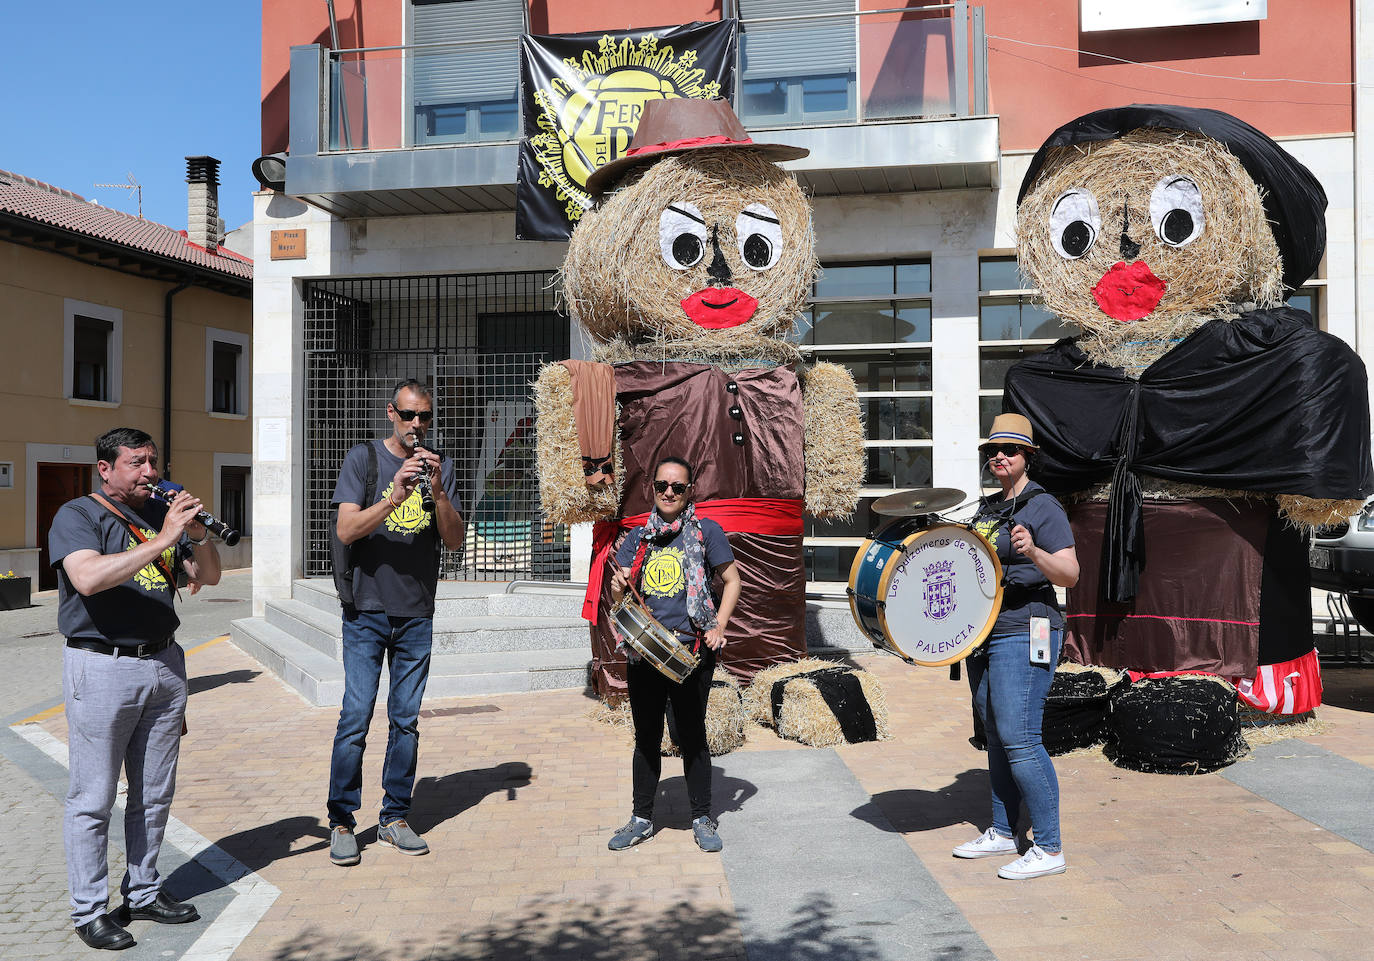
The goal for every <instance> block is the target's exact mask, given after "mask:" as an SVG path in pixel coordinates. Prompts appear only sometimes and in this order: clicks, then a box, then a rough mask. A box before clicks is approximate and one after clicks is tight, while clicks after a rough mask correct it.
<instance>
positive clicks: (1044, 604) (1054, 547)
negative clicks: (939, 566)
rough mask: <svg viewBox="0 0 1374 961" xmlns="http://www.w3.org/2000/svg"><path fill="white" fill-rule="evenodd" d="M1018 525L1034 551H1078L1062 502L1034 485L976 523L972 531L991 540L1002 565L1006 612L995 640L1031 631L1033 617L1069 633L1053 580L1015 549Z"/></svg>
mask: <svg viewBox="0 0 1374 961" xmlns="http://www.w3.org/2000/svg"><path fill="white" fill-rule="evenodd" d="M1017 524H1020V525H1022V526H1023V527H1025V528H1026V530H1028V531H1030V535H1031V538H1032V539H1033V540H1034V541H1035V546H1036V547H1038V548H1040V549H1041V550H1043V551H1046V552H1048V553H1050V554H1054V553H1056V552H1057V551H1062V550H1063V549H1064V548H1066V547H1072V546H1073V529H1072V528H1070V527H1069V516H1068V515H1067V514H1066V513H1064V508H1063V507H1062V506H1061V505H1060V503H1059V501H1057V500H1055V499H1054V497H1053V496H1052V495H1050V494H1048V493H1046V491H1045V489H1044V488H1043V487H1041V486H1040V485H1039V484H1037V483H1036V482H1035V481H1027V482H1026V486H1025V487H1024V488H1022V490H1021V493H1020V494H1018V495H1017V496H1016V497H1015V499H1014V500H1012V501H1004V500H1002V496H1001V495H1000V494H999V495H998V496H997V497H995V498H989V499H988V502H987V503H986V504H985V505H984V506H983V507H982V508H981V509H980V510H979V511H978V513H977V515H975V516H974V518H973V529H974V530H976V531H977V532H978V533H980V534H982V535H983V536H984V537H986V538H987V539H988V543H990V544H991V545H992V547H993V549H994V550H995V551H996V552H997V559H998V560H1000V561H1001V562H1002V581H1003V591H1002V610H1001V611H1000V612H999V613H998V615H997V623H996V624H994V625H993V627H992V633H994V634H1015V633H1020V632H1022V631H1028V630H1030V619H1031V615H1032V614H1034V615H1035V616H1037V617H1048V618H1049V619H1050V626H1051V627H1053V628H1054V629H1056V630H1060V629H1062V628H1063V627H1064V615H1063V613H1062V612H1061V611H1060V610H1059V599H1058V597H1057V596H1056V595H1055V593H1054V587H1053V585H1051V584H1050V582H1049V579H1048V578H1046V577H1045V575H1044V574H1042V573H1040V568H1038V567H1036V566H1035V564H1034V563H1033V562H1032V561H1031V559H1030V558H1029V557H1026V556H1025V555H1024V554H1017V553H1016V552H1015V551H1013V550H1012V547H1011V529H1012V528H1013V527H1014V526H1016V525H1017Z"/></svg>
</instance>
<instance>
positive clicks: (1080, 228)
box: [1059, 220, 1093, 257]
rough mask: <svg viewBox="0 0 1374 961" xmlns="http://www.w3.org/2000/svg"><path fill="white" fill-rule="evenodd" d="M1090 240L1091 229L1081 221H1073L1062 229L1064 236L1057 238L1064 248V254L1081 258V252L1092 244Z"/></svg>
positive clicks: (1091, 237) (1091, 235)
mask: <svg viewBox="0 0 1374 961" xmlns="http://www.w3.org/2000/svg"><path fill="white" fill-rule="evenodd" d="M1092 239H1093V231H1092V228H1091V227H1089V226H1088V225H1087V224H1086V223H1084V222H1083V221H1081V220H1075V221H1074V222H1073V223H1071V224H1069V225H1068V226H1067V227H1065V228H1064V234H1063V236H1061V237H1060V238H1059V242H1060V243H1061V244H1062V245H1063V247H1064V253H1066V254H1068V255H1069V256H1070V257H1081V256H1082V255H1083V251H1085V250H1087V249H1088V245H1089V244H1090V243H1092Z"/></svg>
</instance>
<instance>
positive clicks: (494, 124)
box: [477, 100, 520, 140]
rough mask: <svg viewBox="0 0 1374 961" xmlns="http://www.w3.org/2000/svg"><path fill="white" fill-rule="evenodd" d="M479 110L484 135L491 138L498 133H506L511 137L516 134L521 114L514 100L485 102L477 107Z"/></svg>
mask: <svg viewBox="0 0 1374 961" xmlns="http://www.w3.org/2000/svg"><path fill="white" fill-rule="evenodd" d="M477 111H478V113H479V114H481V117H482V136H483V137H485V138H487V139H489V140H490V139H495V138H496V136H497V135H498V134H505V135H507V136H509V137H514V136H516V128H517V126H518V124H519V120H520V115H519V112H518V111H517V110H516V106H515V101H514V100H504V101H499V102H497V103H484V104H482V105H481V106H480V107H478V108H477Z"/></svg>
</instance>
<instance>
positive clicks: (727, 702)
mask: <svg viewBox="0 0 1374 961" xmlns="http://www.w3.org/2000/svg"><path fill="white" fill-rule="evenodd" d="M743 744H744V697H743V695H741V693H740V689H739V682H738V681H736V680H735V678H734V676H733V675H732V674H731V673H730V672H729V671H727V670H725V669H724V668H723V667H718V668H716V673H715V674H713V675H712V676H711V694H710V696H709V697H708V698H707V700H706V747H707V748H708V749H709V750H710V752H711V756H712V757H720V756H721V755H722V754H729V753H730V752H731V751H733V750H734V749H735V748H737V747H740V746H741V745H743ZM662 752H663V756H664V757H677V756H678V755H679V754H680V753H681V752H680V751H679V750H678V746H677V719H676V718H675V717H673V704H672V702H671V701H669V702H668V710H667V721H666V723H665V724H664V725H663V746H662Z"/></svg>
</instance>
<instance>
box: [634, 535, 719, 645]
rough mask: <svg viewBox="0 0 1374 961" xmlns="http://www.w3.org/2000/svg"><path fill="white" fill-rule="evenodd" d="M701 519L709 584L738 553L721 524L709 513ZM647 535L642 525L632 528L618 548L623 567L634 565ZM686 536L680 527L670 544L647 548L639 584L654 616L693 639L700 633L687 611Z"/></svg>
mask: <svg viewBox="0 0 1374 961" xmlns="http://www.w3.org/2000/svg"><path fill="white" fill-rule="evenodd" d="M697 523H698V524H700V525H701V538H702V541H703V542H704V544H703V546H704V547H705V554H706V583H707V585H708V587H709V585H710V583H711V572H712V571H714V570H715V569H716V568H717V567H719V566H720V565H721V564H728V563H730V562H731V561H733V560H734V559H735V554H734V552H733V551H731V550H730V541H729V540H728V539H726V537H725V531H724V530H723V529H722V528H721V526H720V525H719V524H717V523H716V522H715V521H713V520H711V519H710V518H709V517H698V518H697ZM643 536H644V528H642V527H637V528H635V529H634V530H632V531H630V533H629V534H627V535H626V536H625V540H623V541H621V543H620V550H618V551H616V555H615V562H616V563H617V564H619V565H620V566H621V567H630V566H631V565H633V564H634V560H635V554H636V553H637V552H638V550H639V542H640V539H641V538H642V537H643ZM682 536H683V532H682V531H678V532H677V535H676V536H674V537H673V539H672V540H670V541H669V542H668V543H666V544H662V545H658V544H652V543H651V544H650V545H649V547H648V549H647V550H645V552H644V564H643V566H641V567H640V570H639V584H638V585H636V586H637V587H638V588H639V593H640V594H641V595H642V596H643V598H644V603H645V604H647V605H648V606H649V613H650V614H652V615H653V616H654V619H655V620H657V621H658V622H659V623H660V624H662V625H663V626H664V627H666V628H668V629H669V630H670V631H673V632H674V633H676V634H677V636H678V638H679V639H680V640H683V641H691V640H693V639H694V638H695V637H696V628H695V627H693V626H692V619H691V617H690V616H689V615H688V614H687V571H686V569H685V567H684V566H683V563H684V561H685V560H686V556H687V552H686V551H685V550H684V548H683V546H682ZM715 601H716V606H717V607H719V606H720V599H719V598H715Z"/></svg>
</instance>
